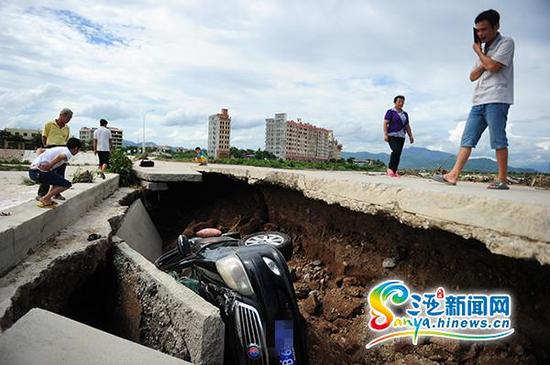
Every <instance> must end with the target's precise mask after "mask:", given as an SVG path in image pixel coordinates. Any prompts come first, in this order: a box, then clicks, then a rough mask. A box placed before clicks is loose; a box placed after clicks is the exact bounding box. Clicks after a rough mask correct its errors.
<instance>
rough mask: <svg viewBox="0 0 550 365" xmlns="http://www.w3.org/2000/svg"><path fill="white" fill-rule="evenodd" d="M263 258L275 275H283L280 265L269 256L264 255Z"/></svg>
mask: <svg viewBox="0 0 550 365" xmlns="http://www.w3.org/2000/svg"><path fill="white" fill-rule="evenodd" d="M262 260H264V262H265V264H266V265H267V267H269V270H271V271H272V272H273V273H274V274H275V275H278V276H281V269H279V265H277V263H276V262H275V261H273V260H272V259H270V258H269V257H262Z"/></svg>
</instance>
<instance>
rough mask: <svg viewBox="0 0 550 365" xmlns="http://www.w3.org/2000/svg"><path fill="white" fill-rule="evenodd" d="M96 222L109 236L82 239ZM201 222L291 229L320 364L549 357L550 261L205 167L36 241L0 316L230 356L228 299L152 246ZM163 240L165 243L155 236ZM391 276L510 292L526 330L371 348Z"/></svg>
mask: <svg viewBox="0 0 550 365" xmlns="http://www.w3.org/2000/svg"><path fill="white" fill-rule="evenodd" d="M139 198H141V199H139ZM142 203H143V205H142ZM130 205H131V207H130V208H128V207H129V206H130ZM146 212H148V214H146ZM149 217H151V219H152V222H149V221H148V220H149ZM108 220H109V221H110V224H108V223H107V221H108ZM94 222H97V223H94ZM153 224H154V226H156V228H157V230H154V229H152V228H150V227H152V225H153ZM98 225H101V228H100V229H98V228H97V227H98ZM90 226H94V232H98V233H101V234H102V238H101V239H99V240H96V241H93V242H87V241H86V239H85V238H86V236H87V234H88V233H89V229H90V228H89V227H90ZM148 227H149V228H148ZM205 227H219V228H221V229H222V230H225V231H235V230H236V231H239V232H240V233H241V235H245V234H249V233H253V232H256V231H260V230H280V231H283V232H286V233H288V234H289V235H290V236H291V237H292V239H293V243H294V251H295V254H294V257H293V258H292V260H291V261H290V262H289V267H290V269H291V273H292V276H293V281H294V287H295V291H296V294H297V296H298V299H299V307H300V311H301V313H302V314H303V316H304V317H305V319H306V322H307V326H308V342H309V343H308V345H309V351H308V352H309V358H310V363H311V364H385V363H395V364H401V363H418V364H437V363H449V364H451V363H453V364H454V363H461V364H488V363H493V364H504V363H506V364H529V363H532V364H537V363H547V362H548V360H549V359H550V352H549V348H550V346H549V345H550V338H549V337H548V336H547V335H546V333H547V330H548V328H549V325H550V307H548V306H547V305H545V304H547V303H549V302H550V288H549V286H550V268H549V266H548V265H547V266H541V265H539V264H538V263H536V262H532V261H525V260H518V259H511V258H507V257H504V256H499V255H495V254H492V253H490V252H489V251H488V250H487V248H486V247H485V245H484V244H482V243H481V242H479V241H476V240H474V239H470V240H466V239H464V238H462V237H459V236H456V235H453V234H451V233H448V232H445V231H441V230H424V229H418V228H411V227H409V226H406V225H404V224H401V223H400V222H399V221H397V220H396V219H394V218H391V217H388V216H383V215H367V214H363V213H358V212H353V211H350V210H348V209H345V208H342V207H340V206H337V205H328V204H326V203H324V202H320V201H316V200H311V199H308V198H305V197H304V196H303V195H302V194H301V193H298V192H296V191H293V190H289V189H284V188H282V187H279V186H274V185H269V184H256V185H249V184H248V183H247V182H245V181H239V180H234V179H231V178H229V177H226V176H223V175H219V174H212V173H210V174H208V173H205V174H203V182H202V183H197V182H193V183H183V182H182V183H168V190H165V191H160V192H153V191H150V190H146V191H144V192H142V193H141V195H136V194H135V193H131V192H130V191H126V190H119V191H117V192H116V193H115V194H113V195H112V196H111V197H109V198H108V199H107V200H106V201H105V202H103V203H102V205H101V206H99V207H97V208H96V209H95V210H93V211H91V212H89V213H88V214H87V215H86V216H84V217H82V219H80V221H79V222H78V223H77V224H75V225H74V226H72V227H71V230H65V231H63V232H62V233H61V235H60V236H58V237H57V238H56V240H55V241H52V242H49V243H48V244H45V245H42V246H41V247H39V248H37V249H36V250H35V252H34V253H33V254H32V255H31V256H29V257H28V258H27V260H26V261H25V262H23V263H22V264H20V265H18V267H17V268H16V269H14V270H13V271H12V272H10V273H9V274H7V275H6V276H4V277H3V278H1V279H0V281H1V283H0V284H1V285H0V287H1V288H2V291H3V292H2V293H0V294H1V297H0V299H3V300H0V327H1V328H2V330H6V329H9V328H10V327H12V326H13V327H16V326H17V322H16V321H17V320H18V319H20V318H21V317H22V316H23V315H25V313H27V312H28V311H29V310H30V309H31V308H33V307H40V308H43V309H46V310H49V311H52V312H55V313H58V314H61V315H63V316H66V317H69V318H72V319H74V320H77V321H79V322H81V323H84V324H87V325H90V326H92V327H95V328H98V329H101V330H103V331H106V332H109V333H112V334H115V335H117V336H120V337H123V338H126V339H129V340H131V341H134V342H137V343H140V344H143V345H145V346H148V347H150V348H153V349H156V350H160V351H162V352H164V353H166V354H169V355H172V356H175V357H177V358H180V359H184V360H188V361H191V362H193V363H196V364H219V363H222V362H223V358H222V357H223V345H222V344H223V331H224V328H223V327H224V326H223V323H222V322H221V319H220V316H219V311H218V309H217V308H215V307H213V306H212V305H210V304H209V303H207V302H206V301H204V300H203V299H202V298H200V297H198V296H197V295H195V294H194V293H193V292H192V291H191V290H189V289H187V288H186V287H184V286H183V285H181V284H179V283H177V282H176V281H175V280H174V279H173V278H171V277H170V276H169V275H167V274H165V273H163V272H160V271H158V270H157V269H156V268H155V267H154V265H153V264H152V263H151V262H150V261H148V260H147V259H146V258H145V257H148V258H149V259H154V258H155V257H156V256H157V255H158V254H160V252H161V251H162V250H163V249H164V250H167V249H169V248H172V247H173V245H174V241H175V239H176V238H177V236H178V235H179V234H180V233H181V232H182V231H185V233H186V234H187V235H188V236H192V235H193V234H194V233H195V232H196V231H198V230H199V229H201V228H205ZM157 231H158V233H156V232H157ZM113 232H117V233H118V235H116V236H114V235H113ZM158 234H160V237H159V236H158ZM155 235H156V236H157V237H155ZM119 236H120V237H119ZM121 237H122V238H121ZM125 241H126V242H125ZM155 241H158V242H159V243H160V246H156V245H155V244H153V245H150V244H148V242H155ZM132 247H133V248H132ZM138 252H140V253H141V254H142V255H140V254H139V253H138ZM384 279H401V280H404V281H406V282H407V283H408V284H409V285H410V286H411V287H414V288H415V289H417V290H419V291H421V290H424V289H433V288H436V287H438V286H445V287H446V288H449V289H452V290H457V291H459V290H460V291H468V292H480V291H486V290H487V289H489V290H490V291H498V290H502V291H505V292H508V293H510V294H511V295H512V296H513V298H514V317H513V321H514V323H513V326H514V328H515V330H516V333H515V334H514V335H513V336H512V337H509V338H508V339H507V340H503V341H499V342H492V343H486V344H481V343H474V344H472V343H468V342H456V341H443V340H439V339H437V338H422V339H421V340H420V343H419V344H418V345H417V346H413V345H411V344H410V341H409V340H404V341H394V342H389V343H388V344H386V345H380V346H377V347H375V348H373V349H370V350H366V349H365V344H366V343H367V342H368V341H369V340H371V339H372V338H373V337H374V334H373V333H372V332H371V331H369V330H368V328H367V324H366V321H367V318H368V313H367V307H366V304H367V301H366V298H365V295H366V294H367V293H368V291H369V290H370V289H371V288H372V287H373V285H375V284H376V283H378V282H380V281H382V280H384ZM6 298H8V299H6ZM4 299H5V300H4ZM14 323H15V325H14ZM6 333H7V332H6Z"/></svg>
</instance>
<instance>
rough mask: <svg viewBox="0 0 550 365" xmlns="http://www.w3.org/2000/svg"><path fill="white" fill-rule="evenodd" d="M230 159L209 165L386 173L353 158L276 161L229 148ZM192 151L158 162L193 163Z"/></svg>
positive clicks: (377, 163) (169, 155)
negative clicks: (356, 161) (357, 162)
mask: <svg viewBox="0 0 550 365" xmlns="http://www.w3.org/2000/svg"><path fill="white" fill-rule="evenodd" d="M230 155H231V157H230V158H225V159H220V160H212V159H210V162H211V163H220V164H227V165H248V166H259V167H271V168H276V169H297V170H335V171H386V165H384V163H383V162H380V161H378V160H367V161H366V163H365V164H356V163H355V161H354V159H353V158H348V159H347V160H344V159H340V160H330V161H316V162H307V161H288V160H281V159H277V157H276V156H275V155H273V154H272V153H270V152H267V151H262V150H260V149H257V150H252V149H238V148H235V147H231V150H230ZM194 157H195V152H194V151H187V152H177V153H176V152H168V153H165V154H164V155H163V156H162V157H160V158H158V159H159V160H176V161H185V162H190V161H193V158H194Z"/></svg>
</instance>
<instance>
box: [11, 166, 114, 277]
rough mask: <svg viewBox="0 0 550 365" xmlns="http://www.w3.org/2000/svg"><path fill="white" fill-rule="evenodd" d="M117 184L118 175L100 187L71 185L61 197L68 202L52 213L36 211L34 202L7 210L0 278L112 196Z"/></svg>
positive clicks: (51, 211)
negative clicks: (40, 245) (33, 251)
mask: <svg viewBox="0 0 550 365" xmlns="http://www.w3.org/2000/svg"><path fill="white" fill-rule="evenodd" d="M118 181H119V177H118V175H112V176H109V178H108V179H107V180H104V181H101V182H100V183H94V184H74V185H73V187H72V188H71V189H69V190H67V191H66V192H65V193H64V195H65V197H66V198H67V200H66V201H64V202H63V203H62V204H61V205H60V206H58V207H57V208H55V209H41V208H38V207H36V201H34V200H33V201H28V202H25V203H23V204H21V205H19V206H16V207H13V208H12V209H10V212H11V215H10V216H8V217H2V219H1V220H0V275H2V274H3V273H5V272H6V271H8V270H9V269H11V268H12V267H14V266H15V265H16V264H17V263H18V262H19V261H21V260H22V259H24V258H25V257H26V256H27V254H29V253H31V252H32V249H33V248H34V247H36V246H37V245H39V244H40V243H43V242H46V241H47V240H48V239H50V238H51V237H53V236H54V235H55V234H56V233H57V232H59V231H60V230H62V229H63V228H65V227H67V226H69V225H70V224H72V223H74V222H76V221H77V220H78V219H79V218H80V217H81V216H82V215H83V214H84V213H86V212H87V211H88V210H90V209H91V208H92V207H94V206H96V205H98V204H99V203H101V202H102V201H103V200H104V199H105V198H107V197H108V196H110V195H111V194H113V192H114V191H115V190H116V189H117V188H118Z"/></svg>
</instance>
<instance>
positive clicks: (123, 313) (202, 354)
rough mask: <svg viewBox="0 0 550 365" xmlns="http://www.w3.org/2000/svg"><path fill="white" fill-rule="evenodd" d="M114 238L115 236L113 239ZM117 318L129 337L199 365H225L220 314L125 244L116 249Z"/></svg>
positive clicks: (122, 329)
mask: <svg viewBox="0 0 550 365" xmlns="http://www.w3.org/2000/svg"><path fill="white" fill-rule="evenodd" d="M114 238H115V237H114ZM114 248H115V250H114V257H113V262H114V266H115V271H116V275H117V282H118V283H119V284H118V286H119V287H120V288H124V289H123V290H119V291H118V298H117V303H118V305H117V309H116V310H117V316H116V317H117V318H122V319H123V320H122V321H121V323H119V324H118V327H119V330H120V331H121V332H122V333H124V334H125V337H127V338H130V339H132V340H135V341H139V342H140V343H142V344H144V345H146V346H148V347H151V348H155V349H162V351H163V352H166V353H168V354H170V355H173V356H176V357H178V358H187V357H188V356H189V359H190V361H191V362H193V363H195V364H221V363H223V352H224V351H223V349H224V346H223V344H224V324H223V321H222V319H221V317H220V313H219V310H218V309H217V308H216V307H214V306H213V305H211V304H210V303H208V302H207V301H206V300H204V299H202V298H201V297H200V296H198V295H197V294H195V293H194V292H193V291H192V290H191V289H188V288H187V287H185V286H184V285H182V284H180V283H178V282H176V280H175V279H174V278H173V277H171V276H170V275H168V274H166V273H164V272H162V271H160V270H158V269H157V268H156V267H155V266H154V265H153V264H152V263H151V262H149V261H147V260H146V259H145V258H144V257H143V256H142V255H140V254H139V253H137V252H136V251H134V250H133V249H132V248H130V246H128V245H127V244H126V243H124V242H119V243H117V244H115V247H114Z"/></svg>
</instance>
